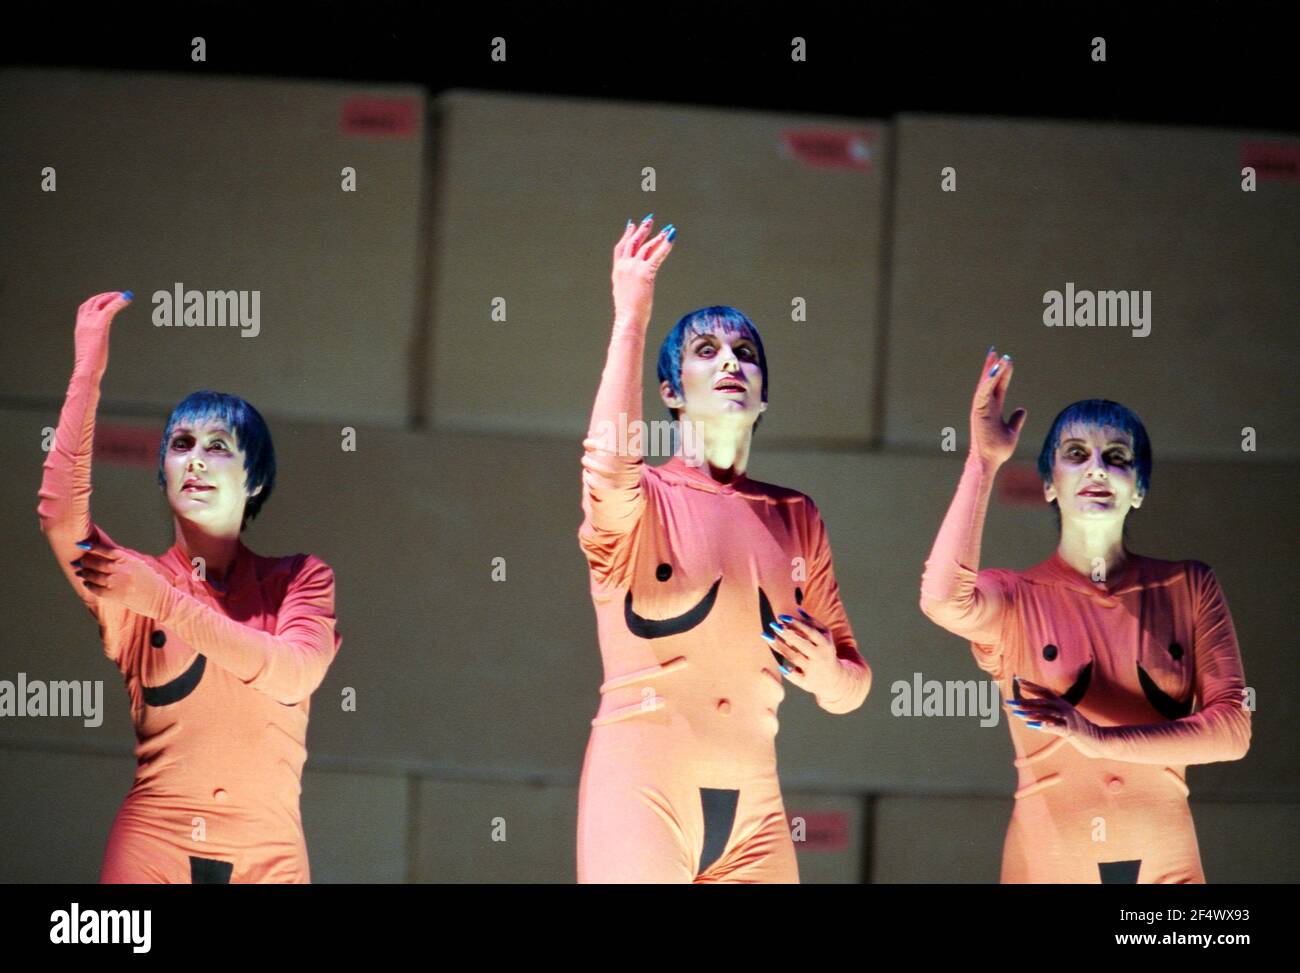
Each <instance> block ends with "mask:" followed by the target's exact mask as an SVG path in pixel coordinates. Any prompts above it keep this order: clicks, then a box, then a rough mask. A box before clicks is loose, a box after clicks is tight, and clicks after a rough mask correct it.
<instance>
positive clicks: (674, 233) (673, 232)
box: [667, 226, 677, 243]
mask: <svg viewBox="0 0 1300 973" xmlns="http://www.w3.org/2000/svg"><path fill="white" fill-rule="evenodd" d="M675 239H677V227H675V226H674V227H673V228H672V229H671V230H669V231H668V236H667V240H668V242H669V243H672V242H673V240H675Z"/></svg>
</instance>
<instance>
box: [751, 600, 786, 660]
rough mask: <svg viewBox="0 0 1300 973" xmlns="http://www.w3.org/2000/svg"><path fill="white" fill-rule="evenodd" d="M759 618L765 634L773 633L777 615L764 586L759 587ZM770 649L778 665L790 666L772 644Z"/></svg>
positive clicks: (769, 646)
mask: <svg viewBox="0 0 1300 973" xmlns="http://www.w3.org/2000/svg"><path fill="white" fill-rule="evenodd" d="M758 620H759V623H760V624H761V625H762V626H763V627H762V629H760V631H761V632H762V633H763V634H764V635H771V634H772V623H773V622H774V621H776V615H775V614H774V613H773V611H772V603H771V602H770V601H768V600H767V594H766V593H765V592H764V591H763V589H762V588H759V589H758ZM764 641H766V639H764ZM768 650H769V651H770V652H771V653H772V658H774V659H775V660H776V664H777V665H778V666H784V667H785V668H786V669H789V668H790V663H788V662H786V661H785V656H783V655H782V654H781V653H780V652H778V651H776V649H774V648H772V646H771V645H770V644H769V645H768Z"/></svg>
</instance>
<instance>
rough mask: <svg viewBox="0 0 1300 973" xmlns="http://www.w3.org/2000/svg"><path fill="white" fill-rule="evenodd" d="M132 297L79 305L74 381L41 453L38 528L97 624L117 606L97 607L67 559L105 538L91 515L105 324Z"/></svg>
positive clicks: (102, 297)
mask: <svg viewBox="0 0 1300 973" xmlns="http://www.w3.org/2000/svg"><path fill="white" fill-rule="evenodd" d="M130 301H131V297H130V292H126V293H119V292H118V291H110V292H108V293H104V294H96V295H95V296H94V297H92V298H90V300H88V301H86V302H85V303H84V304H82V305H81V307H79V308H78V309H77V325H76V331H75V349H76V350H75V359H74V363H73V366H72V379H71V381H70V382H69V383H68V394H67V396H66V398H65V399H64V401H63V409H62V411H60V413H59V425H58V428H57V429H56V430H55V433H54V445H53V447H52V448H51V449H50V452H49V455H47V456H46V457H45V472H44V474H43V475H42V477H41V486H40V490H39V497H40V503H39V504H38V505H37V508H36V512H37V514H38V515H39V517H40V520H41V531H42V532H43V533H44V534H45V537H46V540H48V541H49V543H50V547H51V548H52V549H53V551H54V556H55V559H56V560H57V561H58V562H59V568H60V570H62V571H63V575H64V577H66V578H67V579H68V583H69V584H70V585H72V589H73V590H74V591H75V592H76V593H77V597H79V598H80V599H81V600H82V601H83V602H84V603H85V604H86V607H88V608H89V609H90V610H91V612H93V613H94V614H95V616H96V617H97V618H98V619H99V620H100V623H101V624H106V623H107V622H108V620H109V619H108V615H109V614H110V613H115V614H118V615H120V614H121V610H120V609H116V610H114V607H113V606H107V605H101V604H100V602H99V601H98V599H96V598H95V597H94V596H93V595H92V594H90V593H89V592H88V591H87V590H86V588H85V587H84V586H83V585H82V583H81V579H80V578H78V577H77V576H76V568H74V567H73V566H72V563H71V562H72V561H74V560H76V559H77V557H78V556H79V555H80V554H81V551H80V550H79V549H78V548H77V542H78V541H81V540H85V539H87V538H89V537H91V536H92V534H93V535H96V536H102V537H104V538H105V539H107V535H106V534H104V533H103V532H102V531H100V530H98V529H96V528H95V526H94V524H93V523H92V521H91V517H90V492H91V487H90V466H91V457H92V454H93V452H94V445H95V411H96V409H97V408H98V407H99V383H100V381H101V380H102V379H103V377H104V372H105V370H106V369H107V368H108V335H109V328H110V326H111V325H112V322H113V317H114V316H115V315H116V314H117V312H118V311H120V310H122V308H124V307H126V306H127V304H129V303H130Z"/></svg>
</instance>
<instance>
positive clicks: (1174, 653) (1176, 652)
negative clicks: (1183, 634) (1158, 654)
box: [1169, 642, 1183, 661]
mask: <svg viewBox="0 0 1300 973" xmlns="http://www.w3.org/2000/svg"><path fill="white" fill-rule="evenodd" d="M1169 655H1170V656H1171V657H1173V659H1174V660H1175V661H1177V660H1178V659H1181V658H1182V657H1183V647H1182V646H1181V645H1179V644H1178V643H1177V642H1170V643H1169Z"/></svg>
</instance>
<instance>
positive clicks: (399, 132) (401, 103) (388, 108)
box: [339, 95, 420, 139]
mask: <svg viewBox="0 0 1300 973" xmlns="http://www.w3.org/2000/svg"><path fill="white" fill-rule="evenodd" d="M417 105H418V102H417V100H416V99H415V98H373V97H364V96H360V95H359V96H357V97H355V98H349V99H348V100H347V101H345V102H344V103H343V114H342V116H341V117H340V119H339V130H340V131H342V132H343V134H344V135H369V136H371V137H374V138H400V139H409V138H410V137H411V136H413V135H414V134H415V132H416V129H417V128H418V127H419V122H420V117H419V112H418V111H417Z"/></svg>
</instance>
